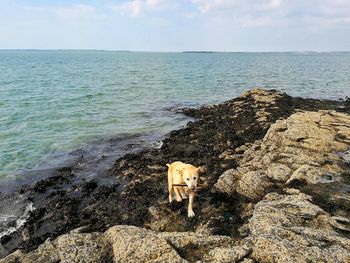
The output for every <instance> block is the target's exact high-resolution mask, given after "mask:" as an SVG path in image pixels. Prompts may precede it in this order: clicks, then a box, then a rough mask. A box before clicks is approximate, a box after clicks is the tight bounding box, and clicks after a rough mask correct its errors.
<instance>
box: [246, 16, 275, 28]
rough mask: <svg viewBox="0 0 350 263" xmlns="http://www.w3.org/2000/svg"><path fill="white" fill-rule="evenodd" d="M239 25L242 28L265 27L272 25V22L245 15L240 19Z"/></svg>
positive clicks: (263, 18)
mask: <svg viewBox="0 0 350 263" xmlns="http://www.w3.org/2000/svg"><path fill="white" fill-rule="evenodd" d="M240 24H241V26H243V27H266V26H272V25H274V21H273V20H272V19H271V18H269V17H254V16H251V15H247V16H243V17H242V18H241V19H240Z"/></svg>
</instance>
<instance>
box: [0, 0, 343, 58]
mask: <svg viewBox="0 0 350 263" xmlns="http://www.w3.org/2000/svg"><path fill="white" fill-rule="evenodd" d="M22 48H23V49H31V48H33V49H108V50H137V51H183V50H213V51H304V50H315V51H333V50H350V0H127V1H123V0H87V1H83V0H81V1H78V0H74V1H67V0H61V1H56V0H52V1H44V0H32V1H30V0H27V1H25V0H0V49H22Z"/></svg>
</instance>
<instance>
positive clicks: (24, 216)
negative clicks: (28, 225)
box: [0, 203, 35, 238]
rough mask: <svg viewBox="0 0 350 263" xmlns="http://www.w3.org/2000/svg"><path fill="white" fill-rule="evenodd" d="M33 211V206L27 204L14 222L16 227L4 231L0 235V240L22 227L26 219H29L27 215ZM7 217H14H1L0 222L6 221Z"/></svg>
mask: <svg viewBox="0 0 350 263" xmlns="http://www.w3.org/2000/svg"><path fill="white" fill-rule="evenodd" d="M33 210H35V207H34V206H33V203H29V204H27V206H26V208H25V210H24V213H23V214H22V215H21V216H20V217H19V218H18V219H17V220H16V226H13V227H10V228H8V229H6V230H5V231H3V232H1V233H0V238H2V237H3V236H6V235H9V234H11V233H13V232H15V231H16V230H17V229H19V228H20V227H22V226H23V225H24V223H25V222H26V221H27V219H28V218H29V214H30V212H31V211H33ZM8 217H14V216H13V215H2V216H1V218H0V220H6V219H8Z"/></svg>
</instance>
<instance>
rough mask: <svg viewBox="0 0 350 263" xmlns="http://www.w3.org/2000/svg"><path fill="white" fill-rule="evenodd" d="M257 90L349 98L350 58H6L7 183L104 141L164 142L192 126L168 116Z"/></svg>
mask: <svg viewBox="0 0 350 263" xmlns="http://www.w3.org/2000/svg"><path fill="white" fill-rule="evenodd" d="M253 86H261V87H266V88H276V89H279V90H282V91H286V92H287V93H289V94H291V95H296V96H302V97H316V98H332V99H338V98H344V97H345V96H350V53H206V54H202V53H137V52H109V51H108V52H107V51H0V112H1V114H0V177H13V176H16V174H19V173H20V171H23V170H26V169H30V168H35V167H38V166H40V165H41V164H42V163H43V162H45V161H48V160H51V162H53V163H54V161H55V160H56V158H57V156H64V153H67V152H70V151H72V150H76V149H79V148H81V147H86V146H87V145H89V144H90V143H91V142H93V141H98V140H100V139H102V138H109V137H115V136H118V135H121V134H124V135H125V134H135V133H138V134H140V133H141V134H143V133H150V132H152V133H165V132H166V131H169V130H171V129H174V128H177V127H179V126H181V125H183V124H184V123H185V122H186V120H187V119H186V118H184V117H183V116H179V115H176V114H174V113H172V112H171V111H169V108H171V107H183V106H197V105H200V104H203V103H205V104H211V103H217V102H220V101H224V100H228V99H231V98H233V97H235V96H238V95H239V94H241V93H242V92H243V91H245V90H247V89H250V88H251V87H253Z"/></svg>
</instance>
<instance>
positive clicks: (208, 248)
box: [0, 225, 251, 263]
mask: <svg viewBox="0 0 350 263" xmlns="http://www.w3.org/2000/svg"><path fill="white" fill-rule="evenodd" d="M250 252H251V249H250V248H249V247H247V246H240V245H239V244H236V241H235V240H234V239H232V238H230V237H227V236H210V235H205V234H198V233H193V232H155V231H151V230H147V229H144V228H140V227H135V226H127V225H117V226H113V227H111V228H109V229H108V230H107V231H106V232H105V233H98V232H95V233H74V232H73V233H70V234H65V235H62V236H59V237H58V238H57V239H55V240H53V241H52V240H49V239H48V240H46V242H44V243H43V244H42V245H40V246H39V247H38V248H37V249H36V250H34V251H32V252H29V253H27V254H25V253H23V252H21V251H20V250H17V251H15V252H14V253H12V254H10V255H8V256H7V257H5V258H3V259H1V260H0V263H17V262H23V263H32V262H36V263H47V262H63V263H75V262H84V263H85V262H89V263H99V262H118V263H124V262H125V263H127V262H140V263H141V262H149V263H150V262H179V263H185V262H195V261H198V260H199V261H202V262H214V263H215V262H217V263H219V262H238V261H240V260H242V259H243V258H245V257H247V256H248V255H249V253H250Z"/></svg>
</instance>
